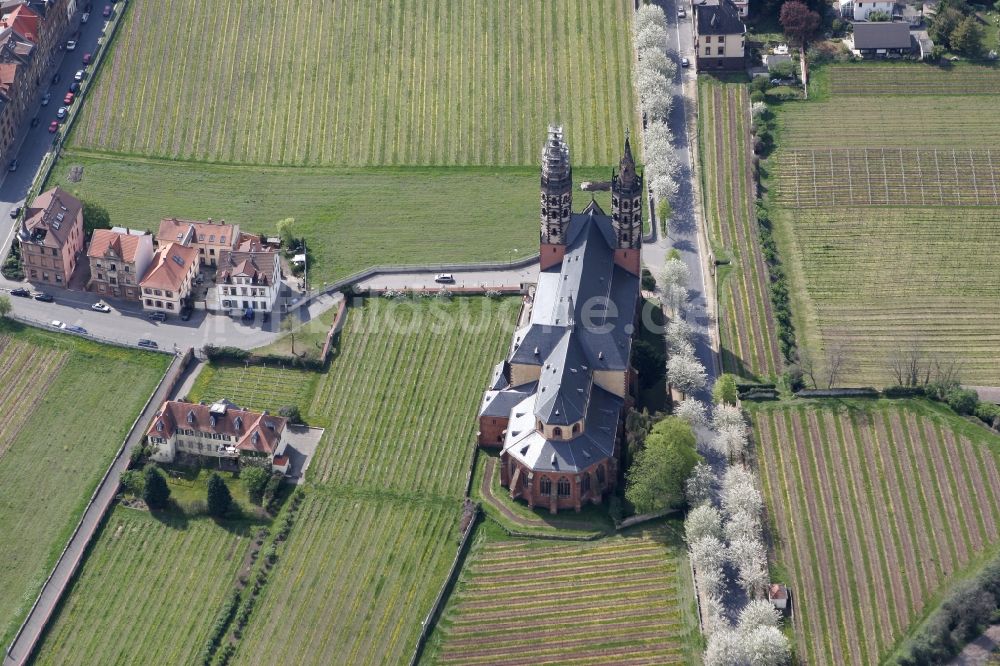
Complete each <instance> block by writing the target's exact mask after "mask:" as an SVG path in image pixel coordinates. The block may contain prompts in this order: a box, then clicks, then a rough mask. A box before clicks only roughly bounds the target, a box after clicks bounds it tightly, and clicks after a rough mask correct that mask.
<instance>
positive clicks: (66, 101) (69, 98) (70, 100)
mask: <svg viewBox="0 0 1000 666" xmlns="http://www.w3.org/2000/svg"><path fill="white" fill-rule="evenodd" d="M74 99H76V95H74V94H73V93H71V92H68V93H66V96H65V97H63V104H65V105H66V106H69V105H70V104H72V103H73V100H74Z"/></svg>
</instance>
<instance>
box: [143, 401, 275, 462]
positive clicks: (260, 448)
mask: <svg viewBox="0 0 1000 666" xmlns="http://www.w3.org/2000/svg"><path fill="white" fill-rule="evenodd" d="M287 436H288V421H287V420H286V419H285V418H283V417H281V416H273V415H271V414H268V413H267V412H253V411H250V410H248V409H241V408H240V407H238V406H236V405H234V404H233V403H231V402H229V401H228V400H225V399H223V400H220V401H219V402H216V403H214V404H211V405H207V404H203V403H190V402H181V401H178V400H167V401H166V402H164V403H163V406H162V407H161V408H160V410H159V411H158V412H157V413H156V416H155V417H154V418H153V422H152V423H151V424H150V426H149V430H148V431H147V432H146V442H147V443H148V444H149V447H150V448H151V450H152V453H151V455H150V457H151V458H152V459H153V460H155V461H156V462H163V463H169V462H174V461H175V460H176V459H177V458H178V457H179V456H180V455H187V456H196V457H203V458H205V459H206V460H210V459H213V458H224V459H228V460H231V461H233V462H237V463H238V464H239V465H240V467H247V466H252V467H264V468H266V469H268V470H269V471H273V472H281V473H285V472H287V471H288V466H289V460H288V456H287V455H285V449H286V447H287V445H288V437H287Z"/></svg>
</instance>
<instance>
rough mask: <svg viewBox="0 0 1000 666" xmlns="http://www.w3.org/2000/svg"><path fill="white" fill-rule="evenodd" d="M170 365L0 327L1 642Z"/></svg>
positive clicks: (159, 357)
mask: <svg viewBox="0 0 1000 666" xmlns="http://www.w3.org/2000/svg"><path fill="white" fill-rule="evenodd" d="M168 362H169V358H168V357H167V356H166V355H163V354H150V353H145V352H139V351H132V350H125V349H119V348H117V347H105V346H101V345H98V344H95V343H91V342H87V341H85V340H81V339H80V338H77V337H71V336H67V335H59V334H56V333H47V332H43V331H38V330H35V329H30V328H26V327H22V326H20V325H18V324H14V323H11V322H9V321H7V320H0V409H2V411H3V414H4V418H3V419H2V422H0V488H2V489H3V501H2V502H0V532H2V533H3V534H6V535H9V536H10V537H11V538H7V539H3V540H0V560H2V561H3V562H4V566H3V567H2V568H0V590H3V593H2V594H0V634H2V639H3V644H4V645H7V644H8V643H9V641H10V640H11V638H12V637H13V635H14V633H15V632H16V631H17V627H18V626H19V625H20V623H21V622H22V621H23V619H24V616H25V614H26V613H27V611H28V609H29V608H30V607H31V604H32V603H34V601H35V597H36V596H37V595H38V591H39V590H40V589H41V586H42V583H43V582H44V581H45V578H46V577H47V576H48V574H49V572H50V571H51V569H52V566H53V564H54V563H55V560H56V558H57V557H58V555H59V553H60V552H61V551H62V548H63V546H65V545H66V541H67V539H68V538H69V535H70V533H71V532H72V531H73V528H74V527H75V526H76V523H77V522H78V521H79V518H80V515H81V513H82V512H83V509H84V507H85V506H86V503H87V500H88V499H89V498H90V495H91V493H92V492H93V490H94V488H95V487H96V486H97V483H98V481H99V480H100V478H101V476H102V475H103V474H104V471H105V470H106V469H107V468H108V465H109V464H110V463H111V459H112V457H113V456H114V454H115V452H116V451H117V450H118V448H119V447H120V446H121V444H122V441H123V440H124V439H125V434H126V432H127V431H128V429H129V426H131V425H132V421H133V420H134V419H135V416H136V414H138V413H139V410H140V409H141V408H142V406H143V404H145V402H146V400H147V398H148V397H149V395H150V394H151V393H152V391H153V388H154V386H155V385H156V382H157V381H159V379H160V377H161V376H162V375H163V372H164V371H165V370H166V367H167V363H168ZM32 470H34V471H33V472H32Z"/></svg>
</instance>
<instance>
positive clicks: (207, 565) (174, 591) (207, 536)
mask: <svg viewBox="0 0 1000 666" xmlns="http://www.w3.org/2000/svg"><path fill="white" fill-rule="evenodd" d="M249 542H250V539H249V536H248V533H245V532H241V531H239V530H238V529H236V530H234V529H232V528H230V529H224V528H222V527H220V526H218V525H216V524H215V523H214V522H213V521H212V520H209V519H207V518H195V519H189V520H184V521H181V520H180V519H178V518H171V517H163V516H161V517H158V518H154V517H152V516H150V515H149V514H148V513H146V512H144V511H136V510H134V509H126V508H122V507H116V508H115V509H114V511H113V512H112V513H111V514H110V515H109V516H108V518H107V520H106V522H105V524H104V527H103V528H102V530H101V532H100V533H99V534H98V536H97V538H96V539H95V541H94V546H93V547H92V548H91V550H90V552H89V554H88V556H87V559H86V561H85V563H84V565H83V567H82V568H81V571H80V573H79V574H78V577H77V579H76V580H75V582H74V583H73V585H72V587H71V588H70V590H69V592H68V595H67V597H66V601H65V602H64V603H63V604H62V606H61V607H60V609H59V611H58V613H57V616H56V618H55V620H54V623H53V624H52V625H51V627H50V628H49V630H48V632H47V633H46V635H45V639H44V642H43V644H42V649H41V650H40V652H39V653H38V655H37V657H36V659H35V662H34V663H36V664H68V663H77V664H84V663H86V664H114V663H135V661H136V660H141V661H142V662H144V663H162V664H194V663H199V662H198V659H199V655H200V653H201V650H202V646H203V645H204V643H205V640H206V639H207V638H208V635H209V632H210V631H211V629H212V622H213V621H214V619H215V616H216V613H217V612H218V609H219V607H220V606H221V604H222V601H223V599H224V598H225V597H226V595H227V594H228V592H229V590H230V589H232V587H233V583H234V581H235V578H236V572H237V570H238V569H239V567H240V565H241V564H242V563H243V560H244V558H245V557H246V554H247V548H248V545H249Z"/></svg>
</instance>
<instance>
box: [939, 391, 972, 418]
mask: <svg viewBox="0 0 1000 666" xmlns="http://www.w3.org/2000/svg"><path fill="white" fill-rule="evenodd" d="M946 401H947V403H948V406H949V407H951V408H952V409H953V410H955V412H957V413H958V414H972V413H973V412H975V411H976V405H978V404H979V396H978V395H977V394H976V392H975V391H972V390H969V389H961V388H956V389H952V390H951V391H949V392H948V396H947V398H946Z"/></svg>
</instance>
